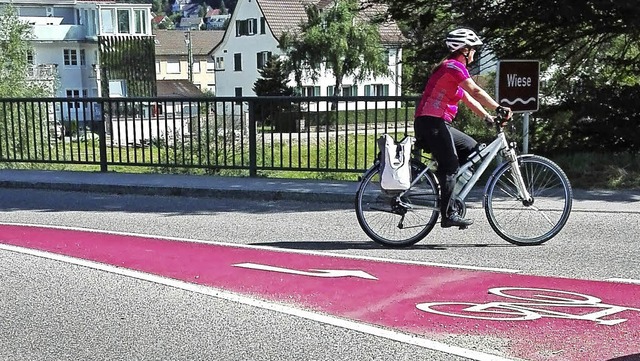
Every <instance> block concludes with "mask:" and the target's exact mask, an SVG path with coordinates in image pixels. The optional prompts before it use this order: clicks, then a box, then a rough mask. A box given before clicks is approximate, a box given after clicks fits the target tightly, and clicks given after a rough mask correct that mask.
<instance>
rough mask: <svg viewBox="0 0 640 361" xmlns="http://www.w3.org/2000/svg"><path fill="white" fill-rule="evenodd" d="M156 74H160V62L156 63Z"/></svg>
mask: <svg viewBox="0 0 640 361" xmlns="http://www.w3.org/2000/svg"><path fill="white" fill-rule="evenodd" d="M156 74H160V62H159V61H156Z"/></svg>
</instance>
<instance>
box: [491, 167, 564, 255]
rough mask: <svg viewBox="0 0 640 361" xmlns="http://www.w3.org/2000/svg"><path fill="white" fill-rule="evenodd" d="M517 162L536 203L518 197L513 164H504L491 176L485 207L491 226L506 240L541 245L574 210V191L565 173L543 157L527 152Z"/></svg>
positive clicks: (555, 233)
mask: <svg viewBox="0 0 640 361" xmlns="http://www.w3.org/2000/svg"><path fill="white" fill-rule="evenodd" d="M518 165H519V166H520V172H521V173H522V178H523V180H524V184H525V185H526V187H527V190H528V191H529V193H530V194H531V196H532V197H533V202H527V201H525V200H523V199H521V198H520V197H519V196H518V191H517V188H516V185H515V181H514V178H513V171H512V166H511V164H510V163H505V164H503V165H502V166H501V167H500V168H498V169H497V170H496V171H495V172H494V173H493V174H492V175H491V178H490V179H489V181H488V183H487V189H486V191H485V196H484V210H485V213H486V215H487V219H488V220H489V224H490V225H491V228H493V230H494V231H495V232H496V233H497V234H498V235H499V236H500V237H502V238H503V239H504V240H506V241H508V242H510V243H513V244H517V245H520V246H523V245H539V244H542V243H544V242H546V241H548V240H550V239H551V238H553V237H554V236H556V235H557V234H558V233H559V232H560V230H561V229H562V227H564V225H565V224H566V223H567V220H568V219H569V214H570V213H571V207H572V201H573V191H572V190H571V184H570V183H569V179H568V178H567V176H566V175H565V173H564V172H563V171H562V169H560V167H558V165H557V164H555V163H554V162H552V161H550V160H549V159H546V158H544V157H540V156H536V155H524V156H519V157H518Z"/></svg>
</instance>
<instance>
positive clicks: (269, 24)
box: [211, 0, 404, 96]
mask: <svg viewBox="0 0 640 361" xmlns="http://www.w3.org/2000/svg"><path fill="white" fill-rule="evenodd" d="M303 1H304V2H303ZM309 1H311V2H313V3H316V4H317V5H318V6H319V7H321V8H322V7H326V6H331V5H332V4H333V2H332V1H327V0H239V1H238V3H237V5H236V8H235V11H234V13H233V16H232V17H231V20H230V23H229V27H228V28H227V30H226V32H225V35H224V37H223V39H222V41H221V42H220V44H218V46H217V47H215V48H214V50H213V51H212V54H211V56H212V58H213V59H214V61H215V65H216V95H217V96H253V95H255V93H254V92H253V85H254V83H255V81H256V80H257V79H258V78H259V77H260V74H259V73H258V70H259V69H260V68H262V67H263V66H264V64H265V62H266V60H267V59H268V57H269V55H271V54H273V55H282V51H281V50H280V49H278V39H279V38H280V36H281V35H282V34H283V33H284V32H286V31H291V30H295V29H296V28H297V27H298V26H299V25H300V24H301V23H302V22H306V21H307V17H306V12H305V3H309ZM379 29H380V35H381V40H382V43H383V45H384V46H385V47H386V48H387V54H388V61H389V63H388V64H389V71H390V73H391V75H390V76H385V77H377V78H370V79H367V80H366V81H364V82H362V83H359V84H357V83H355V82H354V81H353V79H351V78H349V77H346V78H345V79H344V81H343V89H342V90H343V91H342V94H343V95H371V96H373V95H391V96H393V95H400V94H401V88H402V80H401V74H402V65H401V62H400V60H401V59H402V49H401V44H402V41H403V39H404V38H403V36H402V34H401V32H400V30H399V28H398V26H397V25H396V24H395V23H392V22H390V23H386V24H383V25H381V26H380V27H379ZM324 74H325V75H323V76H322V77H320V78H319V79H318V80H317V81H315V82H314V81H312V80H311V79H308V78H306V79H304V80H303V84H302V85H303V89H302V94H303V95H307V96H326V95H333V93H334V91H333V88H334V84H335V78H334V77H333V76H332V75H331V73H330V72H325V73H324ZM291 85H292V86H293V85H295V83H294V82H293V80H292V81H291Z"/></svg>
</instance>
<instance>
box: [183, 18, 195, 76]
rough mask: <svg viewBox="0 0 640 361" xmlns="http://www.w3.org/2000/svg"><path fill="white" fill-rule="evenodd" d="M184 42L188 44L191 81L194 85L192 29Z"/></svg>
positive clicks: (188, 31) (185, 35)
mask: <svg viewBox="0 0 640 361" xmlns="http://www.w3.org/2000/svg"><path fill="white" fill-rule="evenodd" d="M184 42H185V43H186V44H187V62H188V68H187V69H189V70H188V71H189V81H190V82H191V83H193V45H192V44H191V29H187V32H186V33H185V34H184Z"/></svg>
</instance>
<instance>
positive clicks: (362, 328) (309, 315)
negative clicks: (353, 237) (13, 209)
mask: <svg viewBox="0 0 640 361" xmlns="http://www.w3.org/2000/svg"><path fill="white" fill-rule="evenodd" d="M0 250H6V251H11V252H17V253H22V254H27V255H32V256H36V257H42V258H47V259H51V260H55V261H60V262H65V263H71V264H75V265H79V266H84V267H88V268H91V269H95V270H99V271H105V272H109V273H114V274H118V275H122V276H127V277H132V278H137V279H140V280H143V281H148V282H154V283H158V284H162V285H165V286H170V287H175V288H179V289H182V290H185V291H190V292H196V293H199V294H203V295H207V296H212V297H216V298H220V299H223V300H227V301H231V302H236V303H240V304H243V305H248V306H253V307H257V308H261V309H265V310H269V311H275V312H278V313H282V314H286V315H290V316H295V317H301V318H304V319H307V320H311V321H316V322H320V323H324V324H328V325H332V326H336V327H341V328H346V329H349V330H353V331H358V332H362V333H366V334H369V335H373V336H378V337H383V338H386V339H389V340H392V341H397V342H402V343H406V344H409V345H414V346H419V347H423V348H426V349H430V350H434V351H440V352H444V353H447V354H450V355H456V356H461V357H466V358H469V359H472V360H476V361H514V360H512V359H507V358H503V357H500V356H496V355H492V354H488V353H484V352H479V351H475V350H469V349H465V348H462V347H458V346H451V345H447V344H444V343H441V342H438V341H433V340H429V339H426V338H422V337H419V336H417V335H411V334H406V333H401V332H397V331H392V330H387V329H383V328H380V327H377V326H372V325H367V324H363V323H359V322H355V321H351V320H346V319H342V318H338V317H335V316H328V315H324V314H318V313H314V312H311V311H306V310H302V309H297V308H294V307H291V306H286V305H282V304H278V303H274V302H269V301H263V300H258V299H254V298H249V297H246V296H241V295H238V294H235V293H231V292H229V291H224V290H220V289H216V288H212V287H206V286H202V285H197V284H193V283H187V282H183V281H179V280H175V279H170V278H165V277H161V276H157V275H153V274H149V273H144V272H139V271H135V270H131V269H126V268H119V267H115V266H111V265H107V264H103V263H98V262H93V261H87V260H83V259H78V258H74V257H69V256H63V255H59V254H55V253H49V252H44V251H38V250H33V249H28V248H23V247H17V246H10V245H5V244H2V243H0Z"/></svg>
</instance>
